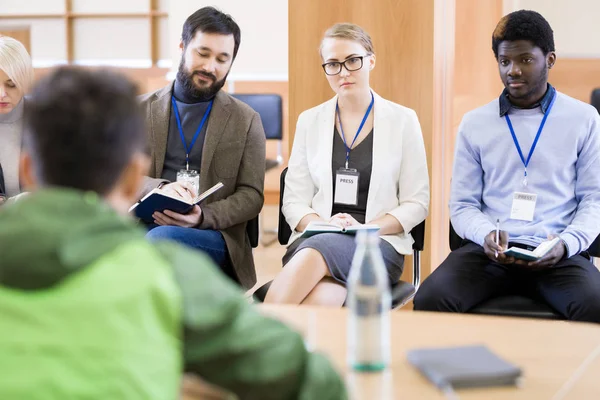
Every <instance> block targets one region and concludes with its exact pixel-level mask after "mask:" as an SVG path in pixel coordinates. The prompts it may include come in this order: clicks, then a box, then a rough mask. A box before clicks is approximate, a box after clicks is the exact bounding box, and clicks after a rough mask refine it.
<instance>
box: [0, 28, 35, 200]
mask: <svg viewBox="0 0 600 400" xmlns="http://www.w3.org/2000/svg"><path fill="white" fill-rule="evenodd" d="M32 82H33V67H32V66H31V57H30V56H29V53H27V50H25V47H24V46H23V45H22V44H21V43H20V42H18V41H17V40H15V39H13V38H10V37H8V36H0V166H1V168H0V171H2V173H3V176H2V177H0V181H2V180H3V181H4V193H0V203H3V202H4V200H5V199H6V198H9V199H10V198H15V197H16V196H17V195H19V194H20V193H21V186H20V184H19V157H20V153H21V137H22V130H23V127H22V123H23V110H24V108H25V104H24V103H25V100H24V95H25V93H27V92H28V90H29V88H30V87H31V84H32Z"/></svg>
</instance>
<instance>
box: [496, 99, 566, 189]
mask: <svg viewBox="0 0 600 400" xmlns="http://www.w3.org/2000/svg"><path fill="white" fill-rule="evenodd" d="M553 90H554V93H553V94H552V101H551V102H550V105H549V106H548V109H547V110H546V113H545V114H544V118H542V122H541V123H540V127H539V128H538V131H537V134H536V135H535V139H534V140H533V144H532V145H531V149H530V150H529V155H528V156H527V160H525V157H523V152H522V151H521V146H519V141H518V140H517V135H515V130H514V129H513V126H512V123H511V122H510V117H509V116H508V113H506V114H504V119H506V123H507V124H508V129H509V130H510V134H511V135H512V138H513V142H515V146H516V147H517V151H518V152H519V157H521V161H522V162H523V165H524V166H525V177H524V178H523V185H525V186H527V166H528V165H529V161H530V160H531V156H532V155H533V152H534V150H535V146H537V142H538V140H539V138H540V135H541V134H542V130H543V129H544V125H545V124H546V119H548V115H550V111H551V110H552V106H553V105H554V100H556V89H553Z"/></svg>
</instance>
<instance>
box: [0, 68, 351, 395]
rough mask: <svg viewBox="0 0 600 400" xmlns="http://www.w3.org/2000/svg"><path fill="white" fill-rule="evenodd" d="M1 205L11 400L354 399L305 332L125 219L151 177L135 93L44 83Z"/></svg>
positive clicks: (53, 78) (82, 82)
mask: <svg viewBox="0 0 600 400" xmlns="http://www.w3.org/2000/svg"><path fill="white" fill-rule="evenodd" d="M25 126H26V129H25V137H24V140H25V142H24V148H25V151H24V155H23V157H22V160H21V177H22V179H23V182H24V184H25V186H26V187H27V188H28V189H33V192H32V193H31V194H30V195H28V196H26V197H25V198H23V199H22V200H20V201H19V202H17V203H15V204H12V205H9V206H5V207H2V208H1V209H0V316H1V317H0V331H1V332H2V335H0V371H2V373H0V399H111V400H115V399H127V400H131V399H160V400H164V399H176V398H177V397H178V396H179V385H180V382H181V377H182V373H183V372H190V373H194V374H197V375H198V376H200V377H201V378H202V379H204V380H205V381H207V382H209V383H211V384H214V385H217V386H219V387H221V388H224V389H226V390H228V391H230V392H232V393H233V394H235V395H236V396H237V397H238V398H240V399H260V400H267V399H319V400H324V399H345V398H346V391H345V387H344V384H343V382H342V380H341V379H340V377H339V376H338V374H337V373H336V372H335V371H334V369H333V368H332V366H331V365H330V363H329V362H328V361H327V360H326V359H325V358H324V357H322V356H321V355H318V354H313V353H311V352H308V351H307V350H306V348H305V345H304V342H303V339H302V337H301V336H300V335H299V334H298V333H296V332H294V331H292V330H290V329H289V328H287V327H286V326H285V325H283V324H282V323H280V322H278V321H275V320H272V319H269V318H266V317H263V316H261V315H260V314H259V313H258V312H257V311H256V310H254V308H253V306H252V305H251V304H249V303H248V302H247V301H246V299H245V298H244V296H243V293H242V292H241V291H240V290H239V289H237V287H236V286H235V285H234V284H233V283H232V282H230V280H228V279H227V278H226V277H225V276H224V275H222V273H221V272H220V271H219V270H218V269H217V268H216V267H215V265H213V264H212V262H211V261H210V260H209V259H208V257H207V256H204V255H202V254H200V253H197V252H195V251H194V250H191V249H187V248H184V247H182V246H180V245H177V244H176V243H170V242H162V243H160V242H159V243H155V244H151V243H149V242H148V241H147V240H146V239H145V237H144V235H145V231H144V230H143V229H141V228H140V227H138V226H137V224H136V223H135V222H134V221H133V220H131V219H130V218H129V217H128V216H127V212H128V208H129V206H130V205H131V204H132V202H133V201H134V199H135V198H136V197H137V193H138V190H139V187H140V184H141V182H142V178H143V176H144V174H145V173H146V170H147V168H148V164H149V161H148V160H149V158H148V156H147V155H146V154H145V149H146V147H145V146H146V144H145V137H146V133H145V127H144V125H143V117H142V116H141V114H140V110H139V108H138V105H137V99H136V88H135V85H134V84H132V83H131V82H130V81H128V80H127V79H126V78H124V77H123V76H121V75H119V74H116V73H114V72H109V71H103V70H95V71H91V70H84V69H78V68H73V67H61V68H58V69H56V70H55V71H54V72H52V73H50V74H49V75H48V76H47V77H45V78H43V79H42V80H41V81H40V82H39V83H38V85H37V86H36V87H35V89H34V91H33V94H32V99H31V104H30V106H29V108H28V112H27V114H26V116H25Z"/></svg>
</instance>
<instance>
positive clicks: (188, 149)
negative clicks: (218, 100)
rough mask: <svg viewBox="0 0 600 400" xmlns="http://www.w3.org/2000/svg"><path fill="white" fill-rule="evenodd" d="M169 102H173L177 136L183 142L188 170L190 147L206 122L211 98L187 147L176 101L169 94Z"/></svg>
mask: <svg viewBox="0 0 600 400" xmlns="http://www.w3.org/2000/svg"><path fill="white" fill-rule="evenodd" d="M171 104H173V110H175V120H176V121H177V128H178V129H179V136H180V137H181V142H182V143H183V148H184V149H185V169H186V170H189V169H190V153H191V152H192V148H193V147H194V144H196V140H197V139H198V136H199V135H200V131H201V130H202V127H203V126H204V123H205V122H206V119H207V118H208V114H210V110H211V109H212V105H213V100H211V101H210V103H208V108H207V109H206V111H205V112H204V116H203V117H202V121H200V125H199V126H198V129H197V130H196V133H195V134H194V137H193V138H192V142H191V143H190V147H188V145H187V143H186V142H185V135H184V134H183V128H182V127H181V118H179V110H178V109H177V102H176V101H175V97H173V96H171Z"/></svg>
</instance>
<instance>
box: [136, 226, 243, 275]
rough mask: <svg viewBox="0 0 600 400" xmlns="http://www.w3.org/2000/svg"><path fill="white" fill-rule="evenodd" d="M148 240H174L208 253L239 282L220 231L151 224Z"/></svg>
mask: <svg viewBox="0 0 600 400" xmlns="http://www.w3.org/2000/svg"><path fill="white" fill-rule="evenodd" d="M147 227H148V233H147V234H146V238H148V239H150V240H152V241H154V240H172V241H175V242H177V243H180V244H182V245H185V246H188V247H191V248H193V249H196V250H200V251H202V252H204V253H206V254H207V255H208V256H209V257H210V258H212V260H213V261H214V262H215V264H217V265H218V266H219V267H220V268H221V270H222V271H223V272H224V273H225V274H226V275H227V276H229V277H230V278H231V279H233V280H234V281H236V282H237V278H236V276H235V273H234V272H233V267H232V266H231V261H230V260H229V253H228V252H227V245H226V244H225V239H224V238H223V235H222V234H221V232H219V231H213V230H210V229H196V228H183V227H181V226H170V225H167V226H159V225H156V224H150V225H148V226H147Z"/></svg>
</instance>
